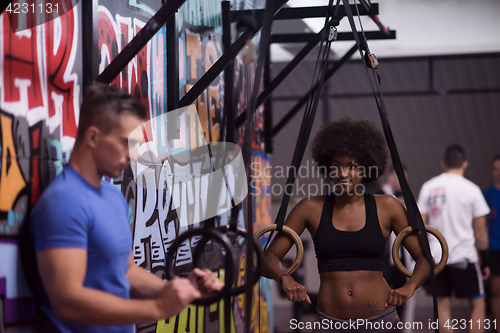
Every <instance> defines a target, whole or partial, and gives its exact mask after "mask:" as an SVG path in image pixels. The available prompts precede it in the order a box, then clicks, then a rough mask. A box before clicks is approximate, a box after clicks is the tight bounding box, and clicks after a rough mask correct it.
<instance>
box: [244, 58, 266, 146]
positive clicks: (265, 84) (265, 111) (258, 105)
mask: <svg viewBox="0 0 500 333" xmlns="http://www.w3.org/2000/svg"><path fill="white" fill-rule="evenodd" d="M264 66H265V67H264V88H265V89H267V87H268V86H270V85H271V50H268V51H267V55H266V63H265V64H264ZM261 95H262V94H261ZM259 97H260V95H259ZM257 103H259V99H258V98H257ZM259 105H260V104H257V105H256V108H258V107H259ZM243 114H245V113H243ZM272 132H273V103H272V102H271V100H270V99H267V100H266V103H265V104H264V149H265V152H266V154H272V153H273V135H272Z"/></svg>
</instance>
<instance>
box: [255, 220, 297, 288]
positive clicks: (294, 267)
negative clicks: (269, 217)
mask: <svg viewBox="0 0 500 333" xmlns="http://www.w3.org/2000/svg"><path fill="white" fill-rule="evenodd" d="M277 227H278V225H277V224H271V225H268V226H267V227H264V228H262V229H260V230H259V231H257V232H256V233H255V234H254V237H255V238H256V239H259V238H260V237H262V235H264V234H265V233H267V232H269V231H274V230H276V228H277ZM282 231H283V232H284V233H285V234H287V235H288V236H290V238H292V240H293V242H294V243H295V246H296V247H297V255H296V256H295V260H294V261H293V263H292V265H291V266H290V267H288V269H287V270H286V272H287V273H288V274H292V273H293V272H295V271H296V270H297V268H299V266H300V264H301V263H302V260H303V259H304V244H302V241H301V240H300V237H299V235H298V234H297V233H296V232H295V230H293V229H292V228H290V227H288V226H286V225H283V230H282ZM262 276H263V277H266V278H268V279H270V278H271V277H270V276H269V275H267V274H266V273H265V272H264V271H263V272H262Z"/></svg>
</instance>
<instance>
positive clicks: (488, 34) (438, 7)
mask: <svg viewBox="0 0 500 333" xmlns="http://www.w3.org/2000/svg"><path fill="white" fill-rule="evenodd" d="M351 2H352V1H351ZM372 2H373V3H378V4H379V18H380V20H381V22H382V23H383V24H384V25H385V26H387V27H389V28H390V29H392V30H396V37H397V39H396V40H372V41H369V45H370V50H371V52H372V53H374V54H376V55H377V57H407V56H426V55H448V54H469V53H489V52H500V1H498V0H440V1H435V0H418V1H414V0H378V1H375V0H374V1H372ZM288 5H289V6H290V7H305V6H326V5H328V0H307V1H304V0H289V1H288ZM303 21H304V23H305V24H306V25H307V26H308V27H309V28H310V32H311V31H314V32H318V31H319V30H321V28H322V27H323V24H324V19H321V18H314V19H304V20H303ZM361 22H362V25H363V28H364V30H365V31H368V30H378V28H377V26H376V25H375V23H374V22H373V21H372V20H371V19H370V18H369V17H362V20H361ZM356 24H357V25H358V29H359V22H358V21H357V19H356ZM306 30H308V29H306ZM338 30H339V31H350V26H349V22H348V21H347V19H346V18H344V19H342V20H341V23H340V26H339V27H338ZM352 45H353V43H352V42H335V43H334V44H333V45H332V49H333V50H334V51H335V54H337V55H339V56H341V55H342V54H344V53H345V52H347V50H348V49H349V48H350V47H351V46H352ZM292 58H293V53H292V52H289V51H287V50H286V49H285V48H283V47H281V46H280V45H278V44H273V45H272V48H271V60H272V61H275V62H277V61H290V60H291V59H292Z"/></svg>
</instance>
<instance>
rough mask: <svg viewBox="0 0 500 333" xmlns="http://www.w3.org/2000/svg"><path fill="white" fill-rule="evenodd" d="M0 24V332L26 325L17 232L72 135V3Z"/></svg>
mask: <svg viewBox="0 0 500 333" xmlns="http://www.w3.org/2000/svg"><path fill="white" fill-rule="evenodd" d="M20 17H22V18H23V19H24V20H31V19H34V17H32V16H30V15H25V16H20ZM13 23H14V25H19V26H26V22H23V21H22V19H19V20H16V22H13ZM0 27H1V30H0V198H1V200H0V263H1V265H0V302H1V303H2V304H0V331H4V330H5V328H4V327H3V326H4V325H6V326H8V327H9V329H10V330H15V329H16V327H18V326H19V327H21V326H22V327H23V330H25V331H29V330H30V325H29V322H31V321H32V320H33V318H34V317H35V304H34V300H33V298H32V295H31V292H30V289H29V288H28V284H27V282H26V278H25V276H24V273H23V271H22V269H21V267H22V266H21V265H20V263H19V262H18V258H19V253H20V251H21V249H22V248H21V246H23V245H21V243H20V241H19V237H20V233H21V232H22V226H23V225H24V224H25V220H26V217H27V215H28V214H29V211H30V209H31V207H32V206H33V204H34V203H35V202H36V200H37V199H38V197H39V196H40V193H41V192H42V190H43V189H44V188H45V187H46V186H47V185H48V184H49V183H50V181H51V180H52V179H53V178H55V176H56V175H57V173H58V172H60V170H61V167H62V164H63V163H64V162H67V160H68V158H69V154H70V151H71V149H72V147H73V143H74V139H75V136H76V131H77V124H78V117H79V104H80V93H81V92H80V83H79V75H78V74H77V73H76V72H75V62H76V60H77V49H78V35H79V32H78V27H79V7H74V8H73V10H71V11H69V12H68V13H66V14H65V15H62V16H60V17H58V18H55V19H53V20H51V21H49V22H47V23H45V24H42V25H39V26H37V27H34V28H31V29H27V30H23V31H21V32H18V33H13V32H12V30H11V28H10V22H9V18H8V16H7V15H0Z"/></svg>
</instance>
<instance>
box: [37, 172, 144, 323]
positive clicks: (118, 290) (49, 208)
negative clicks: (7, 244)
mask: <svg viewBox="0 0 500 333" xmlns="http://www.w3.org/2000/svg"><path fill="white" fill-rule="evenodd" d="M31 237H32V240H33V242H34V245H35V251H37V252H38V251H41V250H44V249H51V248H82V249H85V250H87V272H86V275H85V280H84V283H83V284H84V286H85V287H88V288H93V289H98V290H102V291H105V292H108V293H110V294H113V295H116V296H119V297H121V298H125V299H128V298H130V284H129V282H128V280H127V277H126V273H127V269H128V264H129V256H130V253H131V249H132V234H131V232H130V228H129V225H128V207H127V202H126V201H125V199H124V197H123V195H122V194H121V193H120V191H119V190H118V189H117V188H116V187H115V186H114V185H112V184H109V183H107V182H105V181H101V187H100V188H95V187H94V186H92V185H91V184H89V183H88V182H87V181H85V180H84V179H83V178H82V177H81V176H80V174H79V173H77V172H76V171H75V169H73V167H71V166H70V165H65V166H64V170H63V171H62V172H61V174H60V175H59V176H58V177H57V178H56V179H55V180H54V181H53V182H52V183H51V184H50V185H49V186H48V187H47V189H46V190H45V191H44V192H43V194H42V196H41V197H40V199H39V200H38V201H37V203H36V204H35V206H34V207H33V210H32V212H31ZM39 302H40V306H41V308H42V310H43V311H44V312H45V313H46V314H47V316H48V318H49V320H48V326H53V325H55V326H57V327H58V328H59V330H60V331H61V332H63V333H66V332H68V333H69V332H71V333H75V332H82V333H83V332H86V333H88V332H99V333H103V332H120V333H125V332H127V333H130V332H133V331H134V329H133V325H127V326H93V325H84V324H78V323H70V322H62V321H60V320H58V319H56V318H55V316H54V312H53V311H52V308H51V306H50V302H49V300H48V297H47V294H46V292H45V290H44V289H43V288H40V293H39Z"/></svg>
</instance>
